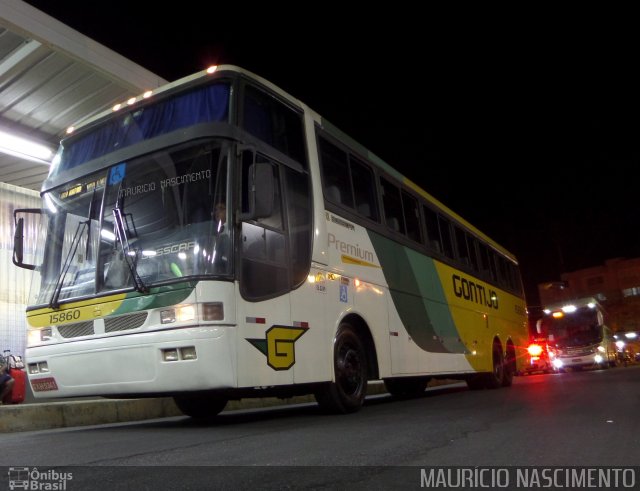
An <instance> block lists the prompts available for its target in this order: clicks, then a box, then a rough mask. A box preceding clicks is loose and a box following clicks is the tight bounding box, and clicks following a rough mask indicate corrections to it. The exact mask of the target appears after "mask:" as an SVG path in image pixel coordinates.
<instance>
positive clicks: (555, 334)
mask: <svg viewBox="0 0 640 491" xmlns="http://www.w3.org/2000/svg"><path fill="white" fill-rule="evenodd" d="M537 329H538V332H540V333H543V334H544V335H545V336H546V337H547V339H548V343H549V348H550V351H551V354H552V355H553V365H554V367H555V368H556V369H559V370H561V369H565V368H583V367H584V368H589V367H596V368H607V367H610V366H611V367H613V366H615V365H616V359H617V356H616V345H615V340H614V338H613V334H612V332H611V330H610V329H609V327H607V325H606V313H605V310H604V309H603V308H602V305H600V304H599V303H598V302H597V301H596V299H595V298H582V299H577V300H572V301H570V302H565V303H562V304H554V305H549V306H547V307H546V308H545V309H544V311H543V317H542V319H540V320H538V323H537Z"/></svg>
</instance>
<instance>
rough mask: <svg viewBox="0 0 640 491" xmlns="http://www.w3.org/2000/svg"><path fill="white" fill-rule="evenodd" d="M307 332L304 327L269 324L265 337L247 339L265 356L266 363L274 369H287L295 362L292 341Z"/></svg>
mask: <svg viewBox="0 0 640 491" xmlns="http://www.w3.org/2000/svg"><path fill="white" fill-rule="evenodd" d="M305 332H307V328H306V327H288V326H271V327H270V328H269V330H267V332H266V333H265V339H248V338H247V341H249V342H250V343H251V344H252V345H253V346H255V347H256V348H257V349H258V351H260V352H261V353H262V354H264V355H266V357H267V364H268V365H269V366H270V367H271V368H273V369H274V370H289V368H291V367H292V366H293V365H294V364H295V363H296V351H295V346H294V343H295V342H296V341H297V340H298V339H299V338H300V336H302V335H303V334H304V333H305Z"/></svg>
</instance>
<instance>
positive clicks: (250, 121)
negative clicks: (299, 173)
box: [242, 85, 307, 167]
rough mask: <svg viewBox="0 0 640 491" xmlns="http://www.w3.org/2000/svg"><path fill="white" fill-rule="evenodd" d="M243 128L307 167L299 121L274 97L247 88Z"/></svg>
mask: <svg viewBox="0 0 640 491" xmlns="http://www.w3.org/2000/svg"><path fill="white" fill-rule="evenodd" d="M242 126H243V128H244V129H245V130H247V131H248V132H249V133H251V134H252V135H253V136H256V137H258V138H260V139H261V140H262V141H263V142H265V143H267V144H269V145H271V146H272V147H273V148H275V149H276V150H279V151H280V152H282V153H283V154H285V155H287V156H289V157H291V158H292V159H293V160H295V161H296V162H299V163H301V164H303V165H304V166H305V167H306V162H307V159H306V158H305V146H304V129H303V125H302V117H301V115H300V114H299V113H297V112H295V111H294V110H293V109H291V108H289V107H288V106H286V105H285V104H283V103H282V102H280V101H279V100H277V99H276V98H275V97H273V96H271V95H269V94H267V93H266V92H263V91H261V90H259V89H257V88H255V87H252V86H250V85H247V86H246V87H245V96H244V111H243V119H242Z"/></svg>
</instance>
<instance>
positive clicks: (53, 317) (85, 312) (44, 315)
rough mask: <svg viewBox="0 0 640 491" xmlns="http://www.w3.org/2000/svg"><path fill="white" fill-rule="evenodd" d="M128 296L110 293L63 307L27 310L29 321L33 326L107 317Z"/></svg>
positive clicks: (71, 322) (46, 325)
mask: <svg viewBox="0 0 640 491" xmlns="http://www.w3.org/2000/svg"><path fill="white" fill-rule="evenodd" d="M125 298H126V295H125V294H124V293H121V294H118V295H109V296H108V297H103V298H100V299H95V298H94V299H91V300H82V301H80V302H72V303H69V304H67V305H65V306H64V307H63V308H61V309H51V308H44V309H38V310H33V311H31V312H27V322H28V323H29V325H30V326H31V327H48V326H51V325H56V326H57V325H62V324H73V323H74V322H83V321H89V320H93V319H96V318H98V317H105V316H107V315H110V314H113V313H114V312H115V311H117V310H118V309H119V308H120V306H121V305H122V302H123V301H124V299H125Z"/></svg>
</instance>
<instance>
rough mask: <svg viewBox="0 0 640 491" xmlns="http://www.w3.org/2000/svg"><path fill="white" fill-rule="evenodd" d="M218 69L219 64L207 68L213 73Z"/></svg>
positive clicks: (209, 72) (208, 71)
mask: <svg viewBox="0 0 640 491" xmlns="http://www.w3.org/2000/svg"><path fill="white" fill-rule="evenodd" d="M217 69H218V65H211V66H210V67H209V68H207V73H208V74H209V75H211V74H212V73H215V71H216V70H217Z"/></svg>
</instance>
